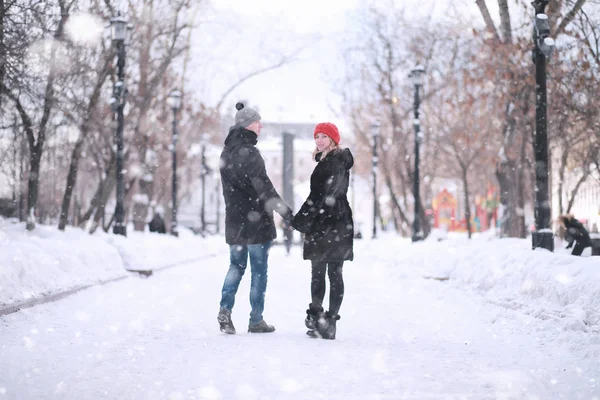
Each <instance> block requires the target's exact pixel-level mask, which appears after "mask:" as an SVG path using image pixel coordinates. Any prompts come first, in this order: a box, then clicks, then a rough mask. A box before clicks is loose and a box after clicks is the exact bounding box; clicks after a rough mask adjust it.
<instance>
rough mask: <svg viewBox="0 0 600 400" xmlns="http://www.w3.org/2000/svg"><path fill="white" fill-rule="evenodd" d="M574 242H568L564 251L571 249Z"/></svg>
mask: <svg viewBox="0 0 600 400" xmlns="http://www.w3.org/2000/svg"><path fill="white" fill-rule="evenodd" d="M574 242H575V241H571V242H569V245H568V246H567V247H565V248H566V249H570V248H571V247H573V243H574Z"/></svg>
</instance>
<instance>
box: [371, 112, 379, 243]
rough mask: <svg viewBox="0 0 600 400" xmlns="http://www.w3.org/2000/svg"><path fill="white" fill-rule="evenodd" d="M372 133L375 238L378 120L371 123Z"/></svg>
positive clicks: (375, 228)
mask: <svg viewBox="0 0 600 400" xmlns="http://www.w3.org/2000/svg"><path fill="white" fill-rule="evenodd" d="M371 132H372V134H373V169H372V173H373V239H377V162H378V157H377V139H378V137H379V121H375V122H373V123H372V124H371Z"/></svg>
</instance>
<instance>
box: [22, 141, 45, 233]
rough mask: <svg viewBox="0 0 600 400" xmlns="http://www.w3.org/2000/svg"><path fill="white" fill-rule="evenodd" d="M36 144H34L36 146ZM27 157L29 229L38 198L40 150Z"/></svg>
mask: <svg viewBox="0 0 600 400" xmlns="http://www.w3.org/2000/svg"><path fill="white" fill-rule="evenodd" d="M37 147H38V146H36V148H37ZM30 154H31V155H30V157H29V164H30V168H29V180H28V182H27V222H26V228H27V230H28V231H31V230H33V229H34V228H35V206H36V204H37V199H38V189H39V182H40V163H41V158H42V157H41V152H39V151H34V152H31V153H30Z"/></svg>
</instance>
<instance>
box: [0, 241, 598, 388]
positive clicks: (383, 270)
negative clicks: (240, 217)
mask: <svg viewBox="0 0 600 400" xmlns="http://www.w3.org/2000/svg"><path fill="white" fill-rule="evenodd" d="M226 252H227V249H226V247H225V246H223V252H222V256H219V257H217V258H213V259H211V260H209V262H205V263H199V264H191V265H185V266H181V267H177V268H173V269H170V270H166V271H162V272H159V273H157V274H155V275H154V276H153V277H151V278H149V279H137V278H133V279H126V280H124V281H120V282H115V283H112V284H109V285H106V286H102V287H96V288H93V289H90V290H86V291H83V292H80V293H78V294H76V295H73V296H71V297H69V298H66V299H64V300H61V301H59V302H57V303H51V304H45V305H40V306H36V307H33V308H31V309H27V310H23V311H22V312H19V313H16V314H11V315H7V316H3V317H0V343H1V344H0V399H1V398H8V399H42V398H43V399H54V398H56V399H78V400H79V399H224V400H227V399H242V400H251V399H382V400H383V399H559V398H564V399H593V398H600V394H599V393H600V389H599V388H598V382H597V380H598V378H600V377H599V376H598V371H594V370H592V368H594V365H595V364H592V361H590V360H585V359H578V358H577V357H576V356H573V355H571V354H570V352H569V349H568V348H567V347H566V346H563V347H561V346H558V347H556V346H548V345H544V341H540V340H538V339H536V337H535V336H534V335H530V334H528V333H527V330H526V329H525V328H522V327H521V328H515V326H520V325H521V324H520V323H519V319H520V318H522V316H519V315H518V314H517V313H518V312H517V311H507V310H505V309H500V307H497V306H494V305H492V304H490V303H489V302H485V301H484V300H483V299H482V298H480V297H478V296H477V295H476V294H471V293H470V292H469V291H462V290H459V289H457V288H455V287H453V286H451V285H449V284H448V283H447V282H440V281H436V280H430V279H423V278H422V277H421V276H420V274H419V272H418V266H415V265H414V255H413V256H412V258H411V257H404V258H403V256H402V254H403V252H404V250H403V249H402V248H399V249H398V253H397V254H398V256H397V261H396V262H395V264H391V263H389V262H382V261H381V260H380V259H379V258H378V254H377V250H376V249H374V248H372V247H371V246H369V241H362V242H360V243H357V252H356V253H357V259H356V260H355V261H354V262H353V263H348V264H347V266H346V267H345V280H346V297H345V300H344V304H343V305H342V310H341V312H340V313H341V314H342V319H341V320H340V321H339V324H338V339H337V340H335V341H324V340H316V339H310V338H308V337H306V336H305V333H304V332H305V328H304V325H303V319H304V310H305V309H306V306H307V304H308V302H309V289H308V288H309V280H310V277H309V266H308V262H306V261H302V260H301V256H300V249H299V248H294V249H293V254H292V257H286V256H285V255H284V254H283V249H282V247H274V248H273V249H272V253H271V258H270V269H269V289H268V295H267V303H266V310H265V319H266V320H267V321H268V322H269V323H272V324H274V325H275V326H276V327H277V332H275V333H274V334H266V335H260V334H254V335H253V334H248V333H246V326H247V318H248V313H249V304H248V290H249V281H250V280H249V276H247V277H245V278H244V280H243V281H242V285H241V287H240V292H239V293H238V297H237V304H236V307H235V309H234V314H233V317H234V323H235V324H236V327H237V330H238V334H237V335H235V336H227V335H222V334H220V332H219V331H218V325H217V322H216V314H217V312H218V301H219V296H220V288H221V284H222V280H223V278H224V274H225V271H226V268H227V263H228V257H227V253H226ZM411 260H412V261H411ZM248 275H249V271H248ZM506 318H508V320H506ZM493 321H496V323H493ZM507 321H508V322H507ZM594 374H595V375H594ZM594 396H596V397H594Z"/></svg>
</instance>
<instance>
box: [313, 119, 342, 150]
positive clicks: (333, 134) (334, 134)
mask: <svg viewBox="0 0 600 400" xmlns="http://www.w3.org/2000/svg"><path fill="white" fill-rule="evenodd" d="M317 133H324V134H325V135H327V136H329V138H330V139H331V140H333V142H334V143H335V144H336V145H339V144H340V132H339V131H338V128H337V126H335V125H334V124H332V123H331V122H321V123H320V124H317V126H316V127H315V133H314V137H317Z"/></svg>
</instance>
